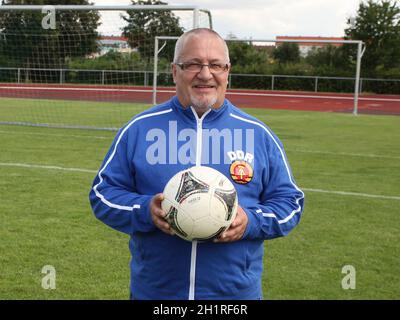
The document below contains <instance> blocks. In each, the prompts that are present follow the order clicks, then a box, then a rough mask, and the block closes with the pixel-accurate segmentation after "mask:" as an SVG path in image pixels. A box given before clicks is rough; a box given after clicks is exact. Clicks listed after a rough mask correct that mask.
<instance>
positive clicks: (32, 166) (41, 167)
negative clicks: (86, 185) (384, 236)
mask: <svg viewBox="0 0 400 320" xmlns="http://www.w3.org/2000/svg"><path fill="white" fill-rule="evenodd" d="M2 166H3V167H22V168H30V169H44V170H61V171H71V172H85V173H97V171H96V170H89V169H81V168H65V167H60V166H44V165H38V164H28V163H8V162H0V167H2ZM301 189H302V190H303V191H306V192H318V193H328V194H337V195H342V196H353V197H364V198H376V199H384V200H400V196H385V195H378V194H368V193H358V192H347V191H335V190H323V189H312V188H301Z"/></svg>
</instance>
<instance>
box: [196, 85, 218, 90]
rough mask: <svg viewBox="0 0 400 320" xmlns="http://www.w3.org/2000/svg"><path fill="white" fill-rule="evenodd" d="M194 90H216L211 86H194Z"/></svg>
mask: <svg viewBox="0 0 400 320" xmlns="http://www.w3.org/2000/svg"><path fill="white" fill-rule="evenodd" d="M193 88H195V89H214V88H215V86H211V85H195V86H193Z"/></svg>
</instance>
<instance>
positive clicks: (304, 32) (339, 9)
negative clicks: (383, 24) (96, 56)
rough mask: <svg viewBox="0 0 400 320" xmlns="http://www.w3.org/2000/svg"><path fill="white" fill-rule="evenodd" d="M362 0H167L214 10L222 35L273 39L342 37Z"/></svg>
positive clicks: (124, 0) (102, 0)
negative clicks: (348, 19)
mask: <svg viewBox="0 0 400 320" xmlns="http://www.w3.org/2000/svg"><path fill="white" fill-rule="evenodd" d="M91 1H93V2H95V3H96V4H99V5H111V4H114V5H127V4H130V3H131V2H130V1H129V0H114V1H112V0H91ZM360 1H361V0H189V1H184V0H164V2H167V3H168V4H169V5H197V6H200V7H201V8H206V9H209V10H210V11H211V14H212V17H213V24H214V30H216V31H217V32H219V33H220V34H221V35H222V36H223V37H226V36H227V35H228V34H229V33H233V34H234V35H236V36H237V37H240V38H253V39H274V38H275V37H276V36H278V35H281V36H321V37H341V36H343V35H344V28H345V27H346V20H347V18H349V17H350V16H355V14H356V12H357V9H358V6H359V3H360Z"/></svg>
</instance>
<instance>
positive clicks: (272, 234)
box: [90, 29, 304, 299]
mask: <svg viewBox="0 0 400 320" xmlns="http://www.w3.org/2000/svg"><path fill="white" fill-rule="evenodd" d="M229 70H230V63H229V53H228V48H227V45H226V43H225V41H224V40H223V39H222V38H221V37H220V36H219V35H218V34H217V33H215V32H214V31H212V30H209V29H194V30H191V31H189V32H186V33H185V34H183V35H182V36H181V37H180V38H179V40H178V41H177V43H176V48H175V57H174V62H173V64H172V73H173V78H174V81H175V83H176V96H175V97H173V98H172V99H171V100H169V101H167V102H165V103H163V104H161V105H158V106H155V107H153V108H151V109H149V110H147V111H145V112H143V113H141V114H139V115H137V116H136V117H134V118H133V119H132V120H131V121H130V122H128V123H127V124H126V125H125V126H124V127H123V128H122V129H121V130H120V131H119V132H118V134H117V136H116V138H115V140H114V142H113V144H112V146H111V148H110V150H109V152H108V153H107V155H106V157H105V159H104V162H103V164H102V166H101V169H100V171H99V172H98V174H97V176H96V178H95V180H94V183H93V188H92V190H91V192H90V201H91V204H92V208H93V211H94V213H95V215H96V217H97V218H98V219H100V220H101V221H103V222H104V223H105V224H107V225H109V226H110V227H112V228H114V229H116V230H118V231H121V232H124V233H126V234H128V235H129V236H130V237H131V238H130V243H129V247H130V251H131V254H132V260H131V298H132V299H261V298H262V289H261V276H262V269H263V242H264V240H266V239H272V238H276V237H280V236H285V235H287V234H288V233H289V231H290V230H291V229H293V228H294V227H295V226H296V225H297V224H298V222H299V220H300V215H301V213H302V210H303V201H304V194H303V192H302V191H301V190H300V189H299V188H298V187H297V186H296V184H295V182H294V178H293V176H292V173H291V171H290V168H289V164H288V161H287V158H286V155H285V153H284V151H283V147H282V144H281V143H280V141H279V140H278V138H277V137H276V136H275V135H274V134H273V133H272V132H271V130H270V129H269V128H267V127H266V126H265V125H264V124H263V123H261V122H260V121H258V120H257V119H255V118H253V117H251V116H249V115H247V114H246V113H244V112H242V111H241V110H239V109H238V108H236V107H235V106H233V105H232V104H231V103H230V102H229V101H228V100H226V99H225V92H226V87H227V83H228V74H229ZM194 165H207V166H210V167H213V168H214V169H217V170H218V171H220V172H222V173H223V174H224V175H226V176H227V177H228V178H230V179H231V181H232V182H233V183H234V184H235V187H236V190H237V193H238V200H239V208H238V211H237V215H236V218H235V220H234V221H233V223H232V225H231V227H230V228H229V229H228V230H226V231H225V232H224V233H223V234H222V235H221V236H220V237H219V238H218V239H214V241H208V242H202V243H198V242H196V241H193V242H188V241H185V240H182V239H181V238H179V237H177V236H174V235H173V231H172V229H171V227H170V225H169V224H168V223H167V222H166V220H164V216H165V212H163V211H162V209H161V201H162V199H163V195H162V191H163V188H164V186H165V185H166V183H167V182H168V180H169V179H170V178H171V177H172V176H173V175H174V174H175V173H177V172H179V171H181V170H183V169H187V168H188V167H191V166H194Z"/></svg>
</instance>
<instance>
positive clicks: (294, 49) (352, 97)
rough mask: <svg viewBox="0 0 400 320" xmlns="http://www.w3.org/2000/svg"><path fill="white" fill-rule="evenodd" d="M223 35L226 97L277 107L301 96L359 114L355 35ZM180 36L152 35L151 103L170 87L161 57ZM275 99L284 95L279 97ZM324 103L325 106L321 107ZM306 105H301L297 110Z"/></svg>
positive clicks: (360, 46)
mask: <svg viewBox="0 0 400 320" xmlns="http://www.w3.org/2000/svg"><path fill="white" fill-rule="evenodd" d="M283 38H286V39H282V37H277V39H272V40H268V39H251V38H249V39H239V38H235V37H233V38H228V39H225V40H226V41H227V43H228V47H229V51H230V58H231V64H232V69H231V73H230V76H229V86H228V91H227V97H228V98H229V99H230V100H232V101H233V102H235V101H243V100H245V101H246V102H247V103H246V104H241V105H239V106H242V107H252V106H256V107H266V108H268V107H269V106H270V107H281V108H284V109H291V106H292V103H294V102H295V101H296V99H297V100H298V99H299V98H307V99H308V102H307V103H308V104H309V105H306V106H301V107H302V108H304V107H305V108H306V109H307V108H308V109H309V110H326V111H344V112H350V111H351V112H352V113H353V114H354V115H357V114H358V100H359V94H360V73H361V58H362V55H363V53H364V51H365V46H364V43H363V42H362V41H359V40H344V39H338V40H332V39H329V40H321V39H312V40H305V39H303V40H302V39H287V37H283ZM177 39H178V37H174V36H158V37H156V38H155V40H154V41H155V44H154V47H155V51H154V62H155V63H154V73H153V76H154V79H153V104H156V103H157V102H159V101H161V100H165V99H166V98H168V97H169V96H171V95H172V94H173V93H174V91H173V90H172V89H171V86H172V84H173V82H172V74H171V72H170V70H169V66H167V68H165V66H164V65H163V64H162V63H159V61H161V60H162V57H164V48H166V47H168V46H170V45H171V43H175V42H176V40H177ZM278 98H286V102H284V101H283V99H280V100H281V101H277V99H278ZM324 105H325V106H327V105H329V107H326V109H324ZM300 110H304V109H300Z"/></svg>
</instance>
